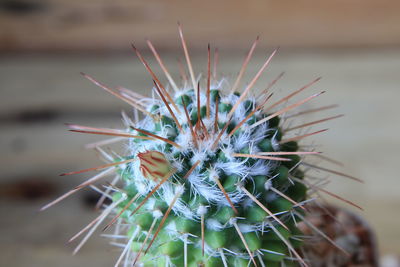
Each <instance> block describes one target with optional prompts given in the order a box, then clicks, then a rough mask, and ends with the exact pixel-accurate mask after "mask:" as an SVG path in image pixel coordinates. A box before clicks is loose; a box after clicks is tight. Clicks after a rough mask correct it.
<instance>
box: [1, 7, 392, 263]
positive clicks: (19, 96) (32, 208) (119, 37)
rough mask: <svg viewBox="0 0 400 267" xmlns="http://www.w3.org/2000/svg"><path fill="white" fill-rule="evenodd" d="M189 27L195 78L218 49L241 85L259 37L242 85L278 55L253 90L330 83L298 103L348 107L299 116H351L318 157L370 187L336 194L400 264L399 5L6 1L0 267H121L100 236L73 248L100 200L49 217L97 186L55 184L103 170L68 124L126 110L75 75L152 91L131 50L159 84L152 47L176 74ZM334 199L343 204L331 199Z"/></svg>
mask: <svg viewBox="0 0 400 267" xmlns="http://www.w3.org/2000/svg"><path fill="white" fill-rule="evenodd" d="M178 20H179V21H180V22H181V23H182V24H183V29H184V32H185V37H186V40H187V42H188V45H189V47H190V53H191V56H192V60H193V63H194V69H195V71H196V73H204V72H205V71H206V55H207V44H208V43H211V46H212V48H215V47H218V48H219V51H220V53H219V58H220V64H219V67H218V68H219V72H220V73H221V74H223V75H224V76H225V77H227V78H230V77H233V76H235V75H236V74H237V73H238V71H239V68H240V65H241V63H242V61H243V58H244V56H245V54H246V53H247V51H248V49H249V47H250V45H251V43H252V42H253V40H254V39H255V38H256V36H257V35H260V36H261V40H260V43H259V46H258V48H257V51H256V53H255V55H254V58H253V60H252V61H251V63H250V67H249V69H248V71H247V74H246V81H248V80H249V79H251V77H252V75H254V74H255V73H256V71H257V69H258V68H259V67H260V66H261V65H262V63H263V60H265V58H266V56H267V55H268V54H269V53H271V52H272V50H273V48H275V47H276V46H280V48H281V49H280V51H279V53H278V55H277V56H276V57H275V58H274V59H273V62H272V63H273V64H271V66H270V68H269V69H268V70H267V71H266V73H265V75H263V77H262V78H261V79H260V81H259V82H258V83H257V88H258V89H256V90H261V89H264V88H265V85H266V84H267V83H268V82H269V81H271V80H272V79H273V78H274V77H275V76H276V75H278V74H279V73H280V72H281V71H285V72H286V74H285V76H284V77H283V79H282V80H281V81H279V83H278V84H277V85H276V86H275V91H276V92H277V94H278V95H279V94H284V93H288V92H291V91H293V90H295V89H297V88H299V87H301V86H302V85H304V84H306V83H308V82H309V81H311V80H313V79H315V78H316V77H319V76H322V77H323V79H322V80H321V81H320V82H319V83H318V84H317V85H315V86H314V87H313V88H312V89H310V90H309V91H308V92H306V93H304V94H303V95H302V96H299V98H298V99H300V98H304V97H305V96H308V95H309V94H310V93H315V92H318V91H320V90H326V91H327V93H326V94H325V95H323V96H321V97H320V99H318V100H316V101H314V102H312V103H310V104H307V105H306V106H304V109H307V108H313V107H319V106H323V105H328V104H338V105H339V106H338V107H337V108H336V109H332V110H327V111H324V112H322V113H320V114H313V115H312V116H310V117H308V118H301V119H300V120H301V122H307V121H311V120H315V119H319V118H323V117H327V116H331V115H336V114H341V113H344V114H345V116H344V117H343V118H340V119H338V120H335V121H330V122H327V123H324V125H320V126H315V127H314V128H313V129H315V130H319V129H321V128H322V127H323V128H326V127H328V128H329V129H330V130H329V131H328V132H326V133H323V134H321V135H319V136H315V137H312V138H310V140H309V141H307V142H309V143H311V142H312V141H315V143H318V144H322V145H321V147H318V148H317V150H320V151H325V154H324V155H327V156H329V157H332V158H335V159H337V160H339V161H341V162H343V164H344V166H343V167H340V166H335V165H332V164H329V163H327V162H325V163H323V164H324V166H326V167H329V168H331V169H335V170H339V171H343V172H345V173H348V174H351V175H353V176H356V177H359V178H362V179H363V180H364V181H365V184H359V183H355V182H352V181H350V180H347V179H345V178H342V177H338V176H333V175H332V184H330V185H329V186H328V188H329V190H331V191H332V192H335V193H337V194H339V195H341V196H343V197H345V198H347V199H349V200H351V201H353V202H356V203H357V204H359V205H361V206H362V207H363V208H364V211H358V210H356V209H354V208H351V207H349V206H348V205H347V208H348V209H350V210H351V211H354V212H356V213H358V214H360V215H361V216H362V217H364V218H365V219H366V220H367V221H368V222H369V224H370V225H371V227H372V228H373V229H374V231H375V232H376V234H377V239H378V244H379V251H380V253H381V255H382V257H383V256H385V261H386V262H393V261H392V260H393V259H394V258H395V257H396V255H400V241H399V240H400V230H399V225H400V193H399V188H400V182H399V181H400V177H399V172H398V166H397V164H398V161H399V159H400V157H399V153H398V152H399V151H400V150H399V148H400V146H399V144H400V141H399V138H398V133H399V130H400V124H399V115H400V113H399V111H398V102H399V99H400V88H399V86H400V2H399V1H395V0H380V1H373V0H333V1H306V0H298V1H287V0H264V1H256V0H251V1H208V0H204V1H183V0H182V1H178V0H171V1H161V0H154V1H129V0H115V1H107V0H91V1H77V0H69V1H67V0H1V1H0V53H1V54H0V122H1V123H0V150H1V151H2V152H1V155H0V157H1V158H0V214H1V219H0V265H1V266H14V267H19V266H69V267H72V266H112V264H113V263H114V262H115V260H116V257H117V255H118V254H117V251H116V250H115V249H113V248H111V247H110V246H109V245H108V244H107V240H106V239H104V238H101V237H99V233H98V234H95V235H94V238H93V239H91V240H90V241H89V242H88V243H87V245H86V246H85V247H84V248H83V249H82V251H81V252H80V253H79V254H78V255H76V256H72V255H71V252H72V248H73V247H74V245H76V244H67V245H66V242H67V240H68V239H69V238H70V237H71V236H72V235H73V234H75V233H76V232H77V231H78V230H80V229H81V228H82V227H83V226H85V225H86V224H87V223H88V222H89V221H91V218H94V217H95V216H96V212H95V211H94V203H95V202H96V200H97V195H96V194H94V193H92V192H91V191H90V190H86V191H82V192H80V193H78V194H77V195H75V196H73V197H70V198H68V199H67V200H65V201H64V202H62V203H60V204H58V205H57V206H54V207H52V208H51V209H49V210H47V211H45V212H42V213H38V209H39V208H40V207H41V206H42V205H44V204H45V203H47V202H49V201H50V200H52V199H53V198H55V197H56V196H58V195H60V194H62V193H63V192H65V191H67V190H68V189H69V188H71V187H73V186H74V185H77V184H78V183H79V182H81V181H82V180H83V179H85V178H87V177H88V176H87V175H76V176H67V177H59V176H58V174H59V173H62V172H67V171H71V170H79V169H83V168H86V167H90V166H97V165H99V160H98V158H97V156H96V155H95V153H94V152H93V151H90V150H85V149H84V144H86V143H89V142H92V141H96V140H101V139H102V138H101V137H96V136H85V135H80V134H76V133H70V132H68V131H67V130H66V127H65V126H64V123H67V122H73V123H77V124H84V125H91V126H98V127H120V126H121V120H120V112H121V110H126V111H127V112H130V109H129V106H127V105H125V104H124V103H122V102H121V101H119V100H117V99H115V98H114V97H112V96H110V95H107V93H106V92H104V91H102V90H101V89H99V88H96V87H95V86H94V85H93V84H91V83H90V82H88V81H87V80H85V79H84V78H83V77H82V76H80V75H79V72H81V71H82V72H85V73H88V74H90V75H93V76H94V77H96V78H97V79H98V80H100V81H103V82H105V83H106V84H108V85H110V86H113V87H114V86H124V87H127V88H132V89H134V90H136V91H138V92H140V93H144V94H146V93H147V94H150V90H151V78H150V76H149V75H148V74H147V73H146V71H145V69H144V68H143V65H142V64H141V63H140V62H139V61H138V59H137V58H136V57H135V56H134V54H133V52H132V51H131V48H130V46H131V43H133V42H134V43H135V45H136V46H137V47H138V48H139V49H140V50H141V51H143V53H144V55H145V57H146V58H147V59H148V60H149V62H150V63H151V64H152V66H154V68H155V69H156V70H157V74H160V77H162V80H163V81H165V79H164V78H163V76H162V74H161V71H160V70H159V68H158V65H157V63H156V62H155V61H154V60H153V58H152V57H151V55H150V54H149V50H148V48H146V43H145V41H146V38H149V39H151V40H152V42H153V44H154V45H155V47H156V48H157V49H158V51H159V52H160V54H161V56H162V58H163V60H164V62H165V63H166V64H167V65H168V68H169V69H170V71H171V73H172V74H173V76H174V77H177V78H178V75H179V71H178V63H177V60H178V59H183V53H182V50H181V46H180V41H179V39H178V33H177V24H176V23H177V21H178ZM327 200H328V201H330V202H334V203H337V204H338V205H343V204H342V203H340V202H338V201H335V200H334V199H332V198H329V197H327ZM387 266H396V265H395V263H393V265H387Z"/></svg>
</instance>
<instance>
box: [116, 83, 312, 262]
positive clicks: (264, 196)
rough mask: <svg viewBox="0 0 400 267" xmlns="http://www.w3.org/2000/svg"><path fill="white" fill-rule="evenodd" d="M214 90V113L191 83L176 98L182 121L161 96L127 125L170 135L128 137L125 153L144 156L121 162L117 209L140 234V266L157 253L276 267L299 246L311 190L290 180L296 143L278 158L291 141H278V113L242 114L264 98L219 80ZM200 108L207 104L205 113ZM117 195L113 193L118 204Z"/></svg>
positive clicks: (163, 258) (166, 258) (173, 258)
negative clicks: (233, 90)
mask: <svg viewBox="0 0 400 267" xmlns="http://www.w3.org/2000/svg"><path fill="white" fill-rule="evenodd" d="M212 92H213V95H218V97H213V98H211V97H210V100H209V114H207V107H206V106H205V105H206V103H207V95H206V94H207V92H204V91H199V95H197V94H196V93H195V92H194V90H193V89H191V88H190V89H186V90H185V89H184V90H182V91H181V92H179V93H178V96H176V97H175V103H176V105H175V107H176V108H177V110H173V112H174V114H175V116H176V118H173V117H172V116H171V114H170V111H169V109H168V108H167V107H166V105H165V104H164V103H162V102H161V103H160V101H159V100H156V99H149V101H153V102H154V103H153V104H152V105H151V106H150V108H149V111H152V112H153V114H154V115H155V116H156V119H154V118H151V117H149V116H148V117H145V118H144V119H143V120H141V121H139V122H138V123H136V124H135V126H134V127H130V130H129V133H130V134H132V135H134V136H139V135H140V134H142V136H147V137H151V136H152V135H153V136H159V137H162V138H164V139H168V140H170V141H171V142H170V143H167V142H165V141H163V140H161V139H156V138H155V139H154V140H146V139H145V140H142V139H135V138H132V139H131V142H130V144H129V149H130V151H131V154H129V155H128V157H127V158H126V159H131V158H133V159H134V158H137V159H138V160H137V161H133V162H130V163H128V164H126V165H124V168H122V167H121V166H120V167H118V168H119V172H120V175H121V176H122V177H124V183H125V188H124V189H123V190H124V191H125V192H127V200H126V201H124V202H121V203H120V204H119V205H118V210H117V213H118V212H120V211H122V210H124V214H126V218H125V217H124V220H125V221H126V222H128V223H130V224H131V226H130V229H129V230H128V232H129V233H135V234H136V235H137V238H138V239H139V238H142V241H141V242H142V243H140V244H141V245H140V247H139V246H135V249H134V250H135V251H136V252H139V251H140V254H139V253H137V254H136V255H139V256H137V262H140V263H141V264H143V265H144V266H153V265H155V261H154V258H157V257H158V258H159V259H158V260H157V265H159V266H165V265H166V264H170V265H175V266H224V265H226V266H242V265H243V266H248V265H249V263H250V266H254V265H256V264H257V265H259V266H262V265H263V264H264V265H265V264H267V265H270V264H271V265H274V264H275V263H276V264H280V263H283V262H284V261H285V260H286V261H287V259H288V258H290V255H291V254H292V253H293V251H290V250H291V249H295V248H298V247H300V246H301V240H300V239H299V237H300V236H301V232H300V230H299V229H297V228H296V222H298V221H300V219H299V218H296V217H295V216H293V212H294V211H296V210H297V211H300V210H301V209H300V207H298V205H297V204H296V203H301V202H302V201H304V200H305V199H306V193H307V190H306V189H303V188H300V189H298V190H297V187H299V185H301V184H300V183H294V182H293V181H292V180H291V179H290V177H291V176H293V177H296V173H297V170H298V164H297V163H298V159H297V158H295V157H293V153H295V151H296V150H297V144H296V142H292V143H291V144H288V145H290V147H291V148H292V149H291V151H290V152H292V153H289V154H288V155H286V154H285V153H283V155H279V156H275V154H274V153H275V152H282V151H281V147H282V146H283V147H284V146H285V145H286V144H284V143H283V144H281V143H279V140H280V137H279V133H280V132H281V131H282V130H281V128H280V126H279V124H278V123H277V120H276V119H275V120H273V118H271V119H268V120H265V121H262V122H261V123H260V124H259V125H257V126H255V127H253V125H255V123H257V122H259V121H261V120H262V119H264V118H266V117H268V114H265V113H264V112H263V111H262V110H261V109H260V111H257V112H254V114H253V115H252V119H251V120H250V119H246V117H247V115H248V114H250V113H251V112H252V111H253V110H254V109H255V108H256V107H257V105H258V103H257V101H256V99H255V98H254V97H246V98H244V99H240V96H239V94H234V93H226V92H224V90H223V89H222V88H220V87H213V88H212ZM210 96H211V95H210ZM198 97H199V99H200V101H199V102H198V101H197V99H198ZM197 103H200V107H199V106H197ZM236 103H239V104H237V105H236V110H234V112H233V113H232V114H231V115H230V114H229V112H230V111H232V108H233V107H234V106H235V104H236ZM163 104H164V105H163ZM171 106H172V105H171ZM154 107H157V108H154ZM198 110H200V111H201V110H204V112H200V117H198V115H197V114H198V113H197V111H198ZM215 112H218V114H215ZM186 114H187V115H188V116H186ZM215 118H217V121H215ZM278 121H279V120H278ZM227 123H228V126H227ZM178 124H179V125H180V126H178ZM216 125H217V127H216ZM238 125H240V127H236V126H238ZM220 127H222V129H221V128H220ZM222 131H223V132H222ZM221 132H222V135H221ZM146 133H148V134H146ZM150 133H151V134H150ZM171 144H172V145H171ZM263 152H264V153H267V154H266V155H269V156H266V158H265V159H264V158H263V157H262V155H263ZM286 152H287V151H286ZM268 153H269V154H268ZM251 155H261V157H260V158H257V157H253V156H251ZM126 159H123V160H126ZM297 178H298V179H301V178H302V177H297ZM300 187H301V186H300ZM272 188H273V190H272ZM154 189H156V190H154ZM278 193H281V194H278ZM137 195H140V196H141V198H140V199H138V200H136V201H134V202H132V203H129V199H134V198H135V197H137ZM116 196H117V197H116ZM121 196H122V194H121V193H118V192H117V193H115V194H114V199H113V201H117V200H118V198H119V197H121ZM294 199H295V200H294ZM299 205H300V204H299ZM295 220H296V221H295ZM144 240H146V242H144ZM288 244H290V245H289V246H288ZM144 254H145V255H146V256H144Z"/></svg>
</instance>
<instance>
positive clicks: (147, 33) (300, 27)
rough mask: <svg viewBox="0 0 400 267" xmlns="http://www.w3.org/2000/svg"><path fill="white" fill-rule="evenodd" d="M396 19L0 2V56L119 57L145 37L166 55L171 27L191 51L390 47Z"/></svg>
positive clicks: (242, 8) (390, 12)
mask: <svg viewBox="0 0 400 267" xmlns="http://www.w3.org/2000/svg"><path fill="white" fill-rule="evenodd" d="M399 13H400V1H396V0H380V1H376V0H331V1H310V0H296V1H295V0H263V1H261V0H260V1H257V0H251V1H212V0H204V1H183V0H170V1H163V0H153V1H148V0H137V1H132V0H115V1H109V0H91V1H79V0H2V1H1V2H0V51H65V50H72V51H91V50H94V51H99V50H107V51H110V50H124V51H126V50H127V47H129V43H131V42H132V41H136V42H138V46H139V47H140V46H141V45H143V44H144V38H145V37H149V38H151V39H152V40H154V41H155V42H156V43H159V44H161V46H162V47H161V48H173V47H176V46H177V45H178V42H177V39H176V36H177V33H176V22H177V21H178V20H180V21H181V22H182V23H183V25H184V28H185V30H186V32H187V35H188V37H190V40H191V41H192V44H191V45H192V47H196V46H197V47H202V48H203V46H204V40H207V41H211V42H213V43H217V44H218V45H221V46H223V47H233V48H238V47H243V46H244V45H247V44H248V43H249V41H250V40H252V39H254V38H255V36H256V35H258V34H261V35H262V36H263V38H264V40H265V42H263V44H264V45H271V46H276V45H281V46H292V47H310V46H312V47H315V46H318V47H333V46H377V45H385V46H397V45H399V44H400V26H399V25H400V16H399ZM200 40H201V42H200ZM197 41H199V42H197Z"/></svg>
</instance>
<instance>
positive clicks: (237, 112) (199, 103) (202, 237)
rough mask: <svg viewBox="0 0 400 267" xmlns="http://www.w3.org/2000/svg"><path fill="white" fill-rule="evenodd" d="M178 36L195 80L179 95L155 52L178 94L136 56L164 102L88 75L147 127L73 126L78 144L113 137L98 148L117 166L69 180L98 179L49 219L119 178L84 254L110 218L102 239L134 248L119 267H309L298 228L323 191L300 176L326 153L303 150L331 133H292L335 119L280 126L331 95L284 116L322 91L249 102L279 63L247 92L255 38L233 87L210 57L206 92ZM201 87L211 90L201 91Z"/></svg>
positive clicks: (188, 80) (262, 96) (128, 122)
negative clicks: (87, 137)
mask: <svg viewBox="0 0 400 267" xmlns="http://www.w3.org/2000/svg"><path fill="white" fill-rule="evenodd" d="M179 31H180V36H181V41H182V45H183V49H184V52H185V57H186V61H187V64H188V69H189V73H190V76H189V78H186V76H185V74H183V84H184V85H183V87H182V88H179V87H178V86H177V85H176V82H175V81H174V80H173V79H172V77H171V75H170V74H169V72H168V70H167V69H166V67H165V65H164V63H163V62H162V61H161V58H160V57H159V55H158V53H157V51H156V50H155V49H154V47H153V45H152V44H151V42H150V41H148V44H149V47H150V49H151V50H152V52H153V53H154V55H155V56H156V59H157V61H158V63H159V64H160V66H161V68H162V69H163V70H164V72H165V74H166V77H167V79H168V81H169V83H170V85H171V87H172V90H168V89H167V88H166V87H165V86H164V85H163V83H162V82H161V81H160V80H159V78H158V77H156V76H155V74H154V72H153V70H152V69H151V67H150V66H149V65H148V63H147V61H146V60H145V59H144V57H143V56H142V55H141V54H140V52H139V51H138V50H137V49H136V48H135V47H133V48H134V51H135V52H136V54H137V55H138V57H139V59H140V60H141V61H142V63H143V64H144V65H145V67H146V68H147V70H148V71H149V72H150V74H151V76H152V78H153V83H154V86H153V90H154V92H155V93H156V96H153V97H145V96H142V95H140V94H137V93H133V92H131V91H129V90H127V89H123V88H122V89H121V88H120V89H112V88H109V87H107V86H105V85H104V84H102V83H100V82H98V81H96V80H94V79H93V78H92V77H90V76H88V75H86V74H83V75H84V76H85V77H86V78H88V79H89V80H91V81H92V82H93V83H95V84H96V85H98V86H100V87H102V88H103V89H105V90H106V91H108V92H110V93H112V94H113V95H115V96H117V97H119V98H120V99H122V100H123V101H125V102H127V103H129V104H130V105H131V106H132V107H133V108H134V109H135V110H137V111H141V112H142V113H143V117H142V119H140V120H139V119H137V116H136V121H135V122H133V121H132V120H131V119H130V118H129V117H128V116H127V115H126V114H123V118H124V123H125V127H124V129H106V128H94V127H87V126H80V125H68V126H69V127H70V130H71V131H74V132H82V133H89V134H99V135H108V136H113V138H112V139H110V140H108V141H106V142H100V143H98V144H95V146H96V148H97V149H98V151H100V152H101V154H102V155H103V156H104V158H106V159H107V160H108V161H109V162H110V163H108V164H105V165H102V166H99V167H95V168H90V169H86V170H82V171H78V172H71V173H66V174H65V175H69V174H76V173H82V172H87V171H100V172H99V173H98V174H97V175H95V176H93V177H92V178H90V179H89V180H87V181H86V182H84V183H82V184H81V185H79V186H77V187H76V188H74V189H73V190H71V191H70V192H68V193H67V194H65V195H63V196H62V197H60V198H58V199H56V200H55V201H53V202H51V203H50V204H48V205H46V206H45V207H43V209H46V208H48V207H50V206H52V205H53V204H55V203H57V202H59V201H60V200H62V199H64V198H65V197H67V196H69V195H71V194H72V193H75V192H76V191H78V190H80V189H81V188H84V187H87V186H90V185H93V183H95V182H97V181H100V180H101V179H103V178H105V177H107V176H110V175H113V174H115V173H117V178H116V179H114V180H113V181H112V182H111V183H110V184H108V186H106V187H105V188H106V189H105V191H104V192H102V193H103V199H104V198H106V197H109V198H111V200H112V202H111V204H109V205H108V206H106V207H105V208H104V210H103V212H102V213H101V214H100V216H99V217H97V218H96V219H95V220H94V221H93V222H91V223H90V224H89V225H88V226H87V227H85V228H84V229H83V230H82V231H81V232H79V233H78V234H77V235H76V236H74V237H73V238H72V239H71V240H74V239H76V238H77V237H78V236H80V235H81V234H83V233H84V232H86V231H87V232H88V234H87V236H86V237H85V238H84V239H83V242H82V243H80V245H79V246H78V247H77V250H78V249H79V248H80V247H81V246H82V245H83V243H84V242H85V241H86V240H87V237H89V236H90V235H91V234H92V233H93V231H94V230H96V228H98V227H99V226H100V225H101V224H102V223H103V222H104V221H105V219H106V218H109V217H111V219H110V221H109V222H108V223H107V224H106V226H105V228H104V229H103V230H106V229H108V228H109V227H114V228H115V229H116V232H115V234H114V235H112V236H113V237H118V236H122V237H124V239H123V240H124V241H125V242H124V246H123V251H122V254H121V256H120V257H119V259H118V260H117V263H116V266H117V265H119V264H120V263H122V262H125V263H129V264H130V265H129V266H132V265H135V264H136V265H137V266H185V267H186V266H193V267H194V266H209V267H211V266H308V265H310V263H308V262H307V260H306V256H305V255H306V253H305V252H304V251H302V246H303V243H304V242H305V241H306V239H304V236H303V234H302V232H301V231H300V229H299V227H298V224H299V223H300V222H304V221H305V220H306V219H305V215H306V208H305V205H306V204H307V203H308V202H309V201H313V200H314V199H309V196H308V195H309V194H308V192H309V191H313V192H314V191H318V190H319V189H320V187H318V186H317V185H315V184H314V183H312V182H310V181H308V180H306V178H304V177H305V174H304V172H303V171H304V170H302V166H303V165H306V164H307V165H306V167H307V168H319V167H318V166H314V165H311V164H308V163H305V162H304V157H305V156H306V155H309V156H318V155H319V152H315V151H304V150H300V149H299V145H298V141H300V140H301V139H303V138H306V137H308V136H310V135H313V134H318V133H320V132H323V131H324V130H321V131H316V132H311V133H306V134H298V135H293V134H292V130H296V129H301V128H304V127H308V126H310V125H312V124H317V123H320V122H324V121H326V120H329V119H333V118H336V117H338V116H335V117H330V118H326V119H323V120H319V121H316V122H311V123H307V124H303V125H298V126H295V127H291V128H288V127H286V128H284V127H283V119H282V115H284V114H287V113H288V112H292V111H294V110H295V109H296V108H297V107H299V106H301V105H303V104H304V103H306V102H308V101H310V100H312V99H314V98H316V97H317V96H319V95H320V94H321V93H322V92H321V93H318V94H313V95H311V96H309V97H306V98H304V99H303V100H301V101H298V102H295V103H294V104H291V105H287V106H283V107H282V104H284V103H285V102H286V101H291V98H292V97H293V96H295V95H297V94H299V93H300V92H303V91H304V90H305V89H307V88H309V87H310V86H311V85H313V84H314V83H315V82H316V81H318V80H319V79H316V80H314V81H313V82H311V83H309V84H307V85H305V86H303V87H302V88H300V89H298V90H296V91H294V92H292V93H290V94H289V95H288V96H286V97H284V98H282V99H280V100H278V101H277V102H275V103H270V101H272V100H270V98H271V96H272V94H270V93H269V91H268V89H269V88H267V89H266V90H264V91H262V92H261V93H260V94H259V95H257V96H255V95H254V94H253V93H251V90H254V89H253V87H254V86H255V82H256V81H257V80H258V78H259V77H260V75H261V73H262V72H263V71H264V70H265V69H266V68H267V66H268V65H269V63H270V61H271V59H272V57H273V55H274V54H275V53H276V51H274V52H273V53H272V54H271V55H270V56H269V57H268V58H267V60H266V62H265V64H264V65H263V66H262V67H261V69H260V70H259V72H258V73H257V74H256V75H255V77H254V78H253V79H252V80H250V82H249V83H248V85H247V86H245V87H244V89H243V90H240V92H239V90H238V88H239V86H240V83H241V78H242V75H243V74H244V72H245V70H246V66H247V63H248V61H249V59H250V57H251V55H252V53H253V51H254V48H255V46H256V44H257V42H258V38H257V40H256V41H255V42H254V44H253V46H252V47H251V49H250V51H249V53H248V55H247V57H246V58H245V61H244V63H243V65H242V68H241V70H240V72H239V76H238V78H237V79H236V80H235V82H234V84H233V85H232V86H231V85H230V84H229V83H228V82H227V81H226V80H225V79H217V77H216V74H215V73H211V72H212V71H211V65H212V64H211V51H210V47H208V69H207V75H205V76H206V78H205V79H204V80H205V81H204V80H202V79H196V77H195V75H194V73H193V67H192V64H191V61H190V57H189V53H188V50H187V46H186V43H185V40H184V37H183V35H182V30H181V28H180V27H179ZM214 71H215V69H214ZM214 71H213V72H214ZM281 76H282V75H279V76H278V77H277V78H276V79H275V80H274V81H273V82H272V83H271V84H270V86H269V87H271V86H272V85H273V84H274V83H275V82H276V81H277V80H278V79H280V78H281ZM203 82H204V84H205V85H201V83H203ZM322 109H324V108H321V109H320V110H322ZM317 110H318V109H317ZM311 111H312V110H311ZM314 111H315V110H314ZM292 114H294V113H292ZM290 134H292V135H291V136H290ZM288 136H289V137H288ZM125 140H126V141H127V142H128V143H127V149H126V153H125V154H124V155H118V156H116V155H115V154H109V153H107V152H105V151H104V150H102V149H101V145H104V144H106V143H111V142H117V141H125ZM320 170H322V171H328V172H332V171H330V170H328V169H325V168H320ZM336 174H339V175H342V176H346V175H345V174H341V173H338V172H336ZM321 190H323V189H321ZM323 192H326V193H329V192H328V191H326V190H324V191H323ZM331 195H332V194H331ZM89 229H90V230H89ZM316 231H318V229H316ZM332 243H334V242H333V241H332ZM339 249H340V248H339ZM77 250H76V251H77ZM124 266H127V265H124Z"/></svg>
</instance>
